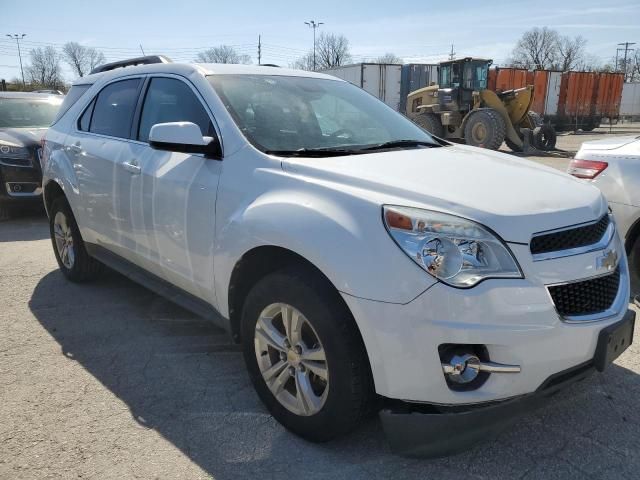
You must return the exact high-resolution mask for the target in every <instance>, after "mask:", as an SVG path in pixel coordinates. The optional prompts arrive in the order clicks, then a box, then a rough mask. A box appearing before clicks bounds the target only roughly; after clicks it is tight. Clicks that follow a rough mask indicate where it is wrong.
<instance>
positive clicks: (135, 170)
mask: <svg viewBox="0 0 640 480" xmlns="http://www.w3.org/2000/svg"><path fill="white" fill-rule="evenodd" d="M122 168H124V169H125V170H126V171H127V172H129V173H131V174H134V175H137V174H139V173H140V170H141V168H140V165H138V162H136V161H135V160H131V161H130V162H123V163H122Z"/></svg>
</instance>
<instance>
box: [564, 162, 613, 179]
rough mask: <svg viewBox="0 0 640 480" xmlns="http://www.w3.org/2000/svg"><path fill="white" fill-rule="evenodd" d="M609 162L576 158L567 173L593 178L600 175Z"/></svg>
mask: <svg viewBox="0 0 640 480" xmlns="http://www.w3.org/2000/svg"><path fill="white" fill-rule="evenodd" d="M608 166H609V164H608V163H607V162H599V161H596V160H578V159H577V158H574V159H573V160H571V163H570V164H569V166H568V167H567V173H568V174H569V175H573V176H574V177H578V178H586V179H589V180H593V179H594V178H596V177H597V176H598V175H600V174H601V173H602V172H603V171H604V170H605V169H606V168H607V167H608Z"/></svg>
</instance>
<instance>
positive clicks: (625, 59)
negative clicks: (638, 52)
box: [616, 42, 635, 82]
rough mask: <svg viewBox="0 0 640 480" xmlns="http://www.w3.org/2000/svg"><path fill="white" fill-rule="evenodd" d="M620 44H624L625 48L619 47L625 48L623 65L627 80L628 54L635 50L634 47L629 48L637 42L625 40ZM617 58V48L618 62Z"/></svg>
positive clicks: (625, 79)
mask: <svg viewBox="0 0 640 480" xmlns="http://www.w3.org/2000/svg"><path fill="white" fill-rule="evenodd" d="M618 45H624V49H622V48H619V49H618V50H624V60H623V62H624V63H623V65H624V81H625V82H626V81H627V54H628V53H629V52H633V51H634V50H635V49H634V48H629V47H630V46H631V45H635V42H623V43H619V44H618ZM617 58H618V51H617V50H616V63H617Z"/></svg>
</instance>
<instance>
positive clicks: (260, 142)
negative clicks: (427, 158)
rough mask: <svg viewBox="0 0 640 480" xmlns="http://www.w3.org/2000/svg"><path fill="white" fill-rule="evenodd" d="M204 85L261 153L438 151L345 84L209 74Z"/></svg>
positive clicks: (428, 139)
mask: <svg viewBox="0 0 640 480" xmlns="http://www.w3.org/2000/svg"><path fill="white" fill-rule="evenodd" d="M209 80H210V82H211V83H212V85H213V87H214V88H215V90H216V92H217V93H218V95H219V96H220V97H221V99H222V101H223V102H224V104H225V106H226V107H227V109H228V110H229V113H230V114H231V116H232V117H233V118H234V120H235V122H236V124H237V125H238V127H239V128H240V130H242V132H243V133H244V135H245V136H246V137H247V139H248V140H249V141H250V142H251V143H252V144H253V145H254V146H255V147H256V148H259V149H260V150H263V151H272V152H273V151H277V152H286V151H290V152H293V151H297V150H298V151H299V150H314V149H322V150H331V149H342V150H349V151H355V150H359V149H362V150H364V148H366V147H372V146H381V145H382V144H390V143H392V142H399V141H415V142H422V143H423V144H429V145H437V146H439V144H438V143H437V142H436V141H435V140H433V138H432V137H431V136H430V135H429V134H428V133H427V132H425V131H424V130H422V129H421V128H420V127H418V126H417V125H415V124H414V123H412V122H411V121H410V120H408V119H407V118H405V117H403V116H402V115H400V114H399V113H397V112H394V111H393V110H392V109H391V108H389V107H388V106H386V105H385V104H384V103H382V102H381V101H379V100H377V99H376V98H374V97H373V96H371V95H369V94H368V93H366V92H365V91H364V90H361V89H360V88H358V87H355V86H353V85H351V84H350V83H347V82H342V81H334V80H326V79H318V78H309V77H291V76H278V75H213V76H210V77H209ZM396 147H399V148H411V147H412V145H410V144H409V143H407V142H405V143H403V144H402V145H397V146H396ZM413 147H415V145H413Z"/></svg>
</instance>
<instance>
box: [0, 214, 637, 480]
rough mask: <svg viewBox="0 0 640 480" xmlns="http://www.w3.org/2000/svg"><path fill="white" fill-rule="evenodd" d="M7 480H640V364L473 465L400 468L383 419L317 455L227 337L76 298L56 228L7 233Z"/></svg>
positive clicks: (203, 325)
mask: <svg viewBox="0 0 640 480" xmlns="http://www.w3.org/2000/svg"><path fill="white" fill-rule="evenodd" d="M0 273H1V275H0V331H1V333H0V419H1V421H0V478H2V479H34V478H38V479H40V478H69V479H73V478H96V479H112V478H113V479H123V478H145V479H146V478H169V479H183V478H184V479H192V478H216V479H220V480H226V479H252V478H256V479H262V480H264V479H271V478H305V479H306V480H308V479H315V478H331V479H349V480H352V479H377V478H396V479H427V478H438V479H460V478H465V479H482V478H484V479H554V478H559V479H566V478H576V479H584V478H616V479H624V478H627V479H635V478H638V477H639V476H640V375H639V374H640V362H639V359H640V355H639V354H640V351H639V347H638V345H639V343H638V341H637V340H636V344H635V345H633V346H632V347H631V348H630V349H629V350H627V352H625V353H624V354H623V356H621V357H620V358H619V359H618V360H617V361H616V362H615V364H614V365H612V366H611V367H610V368H609V369H608V371H607V372H606V374H604V375H602V374H595V375H594V376H592V377H590V378H589V379H588V380H585V381H584V382H582V383H580V384H578V385H574V386H573V387H571V388H570V389H568V390H566V391H564V392H561V393H560V394H558V395H556V396H555V397H553V398H552V399H550V401H549V403H548V405H547V406H546V407H545V408H543V409H541V410H538V411H536V412H534V413H531V414H529V415H527V416H525V417H523V418H522V419H521V420H520V421H519V422H518V423H517V424H516V425H515V426H514V427H512V428H511V429H509V430H508V431H506V432H504V433H503V434H501V435H500V436H499V437H497V438H496V439H493V440H487V441H486V442H484V443H482V444H479V445H478V446H477V448H474V449H472V450H470V451H468V452H467V453H464V454H461V455H457V456H453V457H449V458H443V459H437V460H415V459H407V458H402V457H397V456H394V455H392V454H391V453H390V452H389V449H388V446H387V444H386V442H385V439H384V436H383V434H382V430H381V426H380V423H379V421H378V420H377V419H372V420H370V421H368V422H367V423H366V424H364V425H363V426H362V427H361V428H360V429H359V430H357V431H356V432H354V433H353V434H351V435H350V436H348V437H347V438H344V439H340V440H338V441H334V442H330V443H327V444H322V445H314V444H310V443H307V442H305V441H303V440H301V439H299V438H297V437H295V436H294V435H292V434H290V433H289V432H287V431H286V430H285V429H284V428H282V427H281V426H280V425H279V424H278V423H277V422H275V421H274V420H273V418H271V416H270V415H269V414H268V413H267V412H266V410H265V409H264V408H263V407H262V405H261V403H260V402H259V400H258V397H257V396H256V394H255V393H254V391H253V389H252V387H251V385H250V383H249V379H248V377H247V374H246V371H245V367H244V364H243V361H242V358H241V354H240V352H239V350H238V348H237V347H236V346H234V345H232V344H231V343H230V342H229V339H228V337H227V336H226V335H225V334H224V333H223V332H222V331H220V330H218V329H216V328H215V327H214V326H212V325H211V324H209V323H208V322H206V321H205V320H202V319H200V318H198V317H195V316H193V315H192V314H190V313H188V312H186V311H184V310H182V309H180V308H179V307H176V306H174V305H173V304H171V303H169V302H168V301H166V300H164V299H162V298H160V297H158V296H156V295H154V294H153V293H151V292H149V291H147V290H145V289H144V288H142V287H140V286H137V285H135V284H133V283H131V282H130V281H128V280H127V279H125V278H124V277H122V276H120V275H117V274H115V273H110V274H107V275H105V276H104V277H103V278H102V279H100V280H98V281H97V282H94V283H92V284H90V285H74V284H71V283H69V282H67V281H65V280H64V278H63V276H62V274H60V273H59V272H58V270H57V266H56V263H55V259H54V256H53V252H52V248H51V244H50V241H49V238H48V228H47V224H46V220H45V219H44V218H42V217H28V218H21V219H16V220H11V221H9V222H5V223H0Z"/></svg>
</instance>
